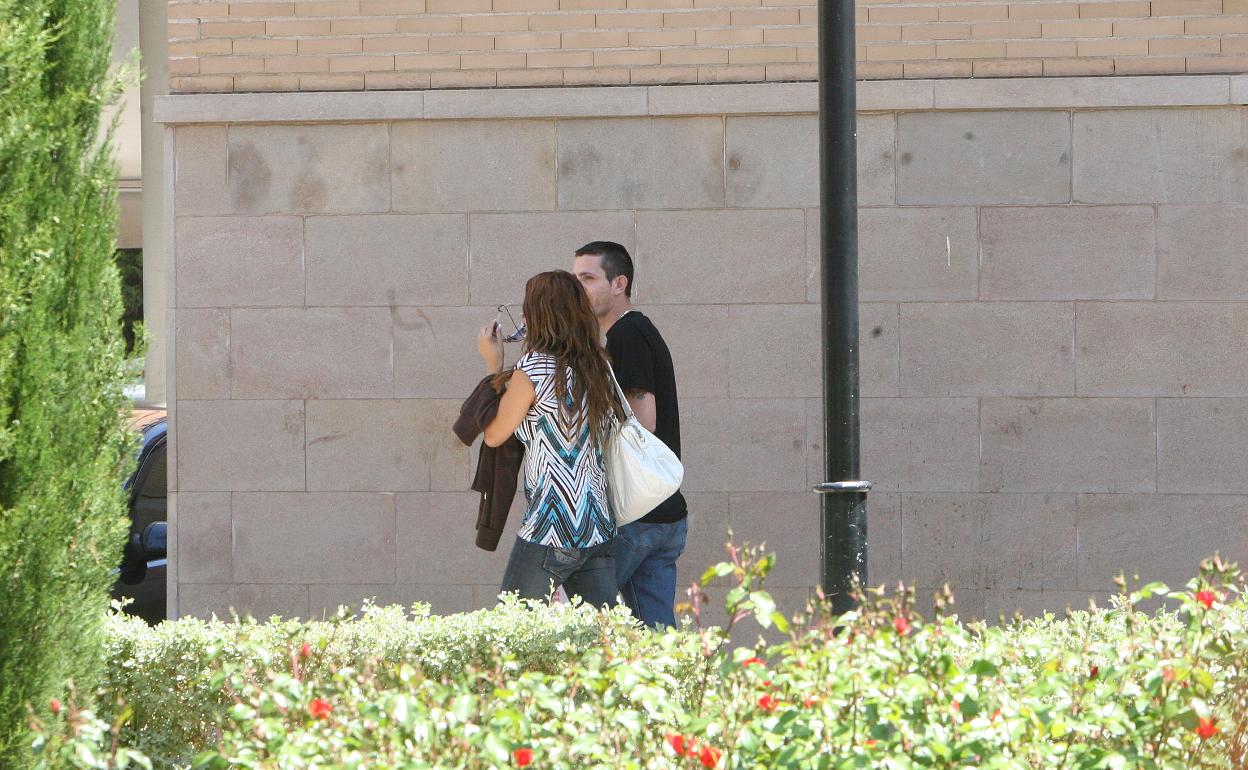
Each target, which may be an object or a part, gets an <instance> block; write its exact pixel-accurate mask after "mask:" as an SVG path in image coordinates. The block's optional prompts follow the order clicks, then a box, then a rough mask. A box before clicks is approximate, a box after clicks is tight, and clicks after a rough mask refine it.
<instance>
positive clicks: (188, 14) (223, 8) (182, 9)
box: [169, 3, 230, 19]
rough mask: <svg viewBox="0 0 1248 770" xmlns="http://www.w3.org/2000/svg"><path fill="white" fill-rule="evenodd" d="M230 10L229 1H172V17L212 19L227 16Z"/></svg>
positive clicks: (170, 7) (170, 11) (170, 13)
mask: <svg viewBox="0 0 1248 770" xmlns="http://www.w3.org/2000/svg"><path fill="white" fill-rule="evenodd" d="M229 12H230V4H229V3H170V4H169V18H170V19H210V18H214V17H218V16H226V15H228V14H229Z"/></svg>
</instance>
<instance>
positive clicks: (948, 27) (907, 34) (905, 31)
mask: <svg viewBox="0 0 1248 770" xmlns="http://www.w3.org/2000/svg"><path fill="white" fill-rule="evenodd" d="M810 31H811V33H814V29H813V28H810ZM970 36H971V25H970V24H907V25H905V26H904V27H902V28H901V39H902V40H966V39H967V38H968V37H970ZM803 42H805V41H803Z"/></svg>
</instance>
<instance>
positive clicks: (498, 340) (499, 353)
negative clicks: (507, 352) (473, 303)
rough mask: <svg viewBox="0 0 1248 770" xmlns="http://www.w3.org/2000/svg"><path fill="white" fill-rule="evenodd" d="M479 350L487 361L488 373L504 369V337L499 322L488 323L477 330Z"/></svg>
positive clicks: (486, 368)
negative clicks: (499, 330) (500, 332)
mask: <svg viewBox="0 0 1248 770" xmlns="http://www.w3.org/2000/svg"><path fill="white" fill-rule="evenodd" d="M477 352H478V353H480V354H481V360H482V361H484V362H485V372H486V374H498V373H499V372H501V371H502V370H503V338H502V336H501V335H500V334H499V333H498V325H497V324H493V323H490V324H486V325H485V326H482V327H481V331H479V332H477Z"/></svg>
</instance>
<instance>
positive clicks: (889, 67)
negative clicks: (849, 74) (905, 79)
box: [858, 61, 903, 80]
mask: <svg viewBox="0 0 1248 770" xmlns="http://www.w3.org/2000/svg"><path fill="white" fill-rule="evenodd" d="M902 76H903V71H902V65H901V62H885V61H868V62H859V63H858V77H860V78H862V79H864V80H896V79H899V78H901V77H902Z"/></svg>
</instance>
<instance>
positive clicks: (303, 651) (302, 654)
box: [299, 642, 312, 658]
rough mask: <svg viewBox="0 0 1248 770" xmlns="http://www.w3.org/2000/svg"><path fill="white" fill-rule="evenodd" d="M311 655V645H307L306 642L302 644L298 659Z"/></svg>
mask: <svg viewBox="0 0 1248 770" xmlns="http://www.w3.org/2000/svg"><path fill="white" fill-rule="evenodd" d="M311 654H312V645H310V644H308V643H307V642H304V643H303V646H302V647H300V648H299V657H301V658H307V657H308V656H310V655H311Z"/></svg>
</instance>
